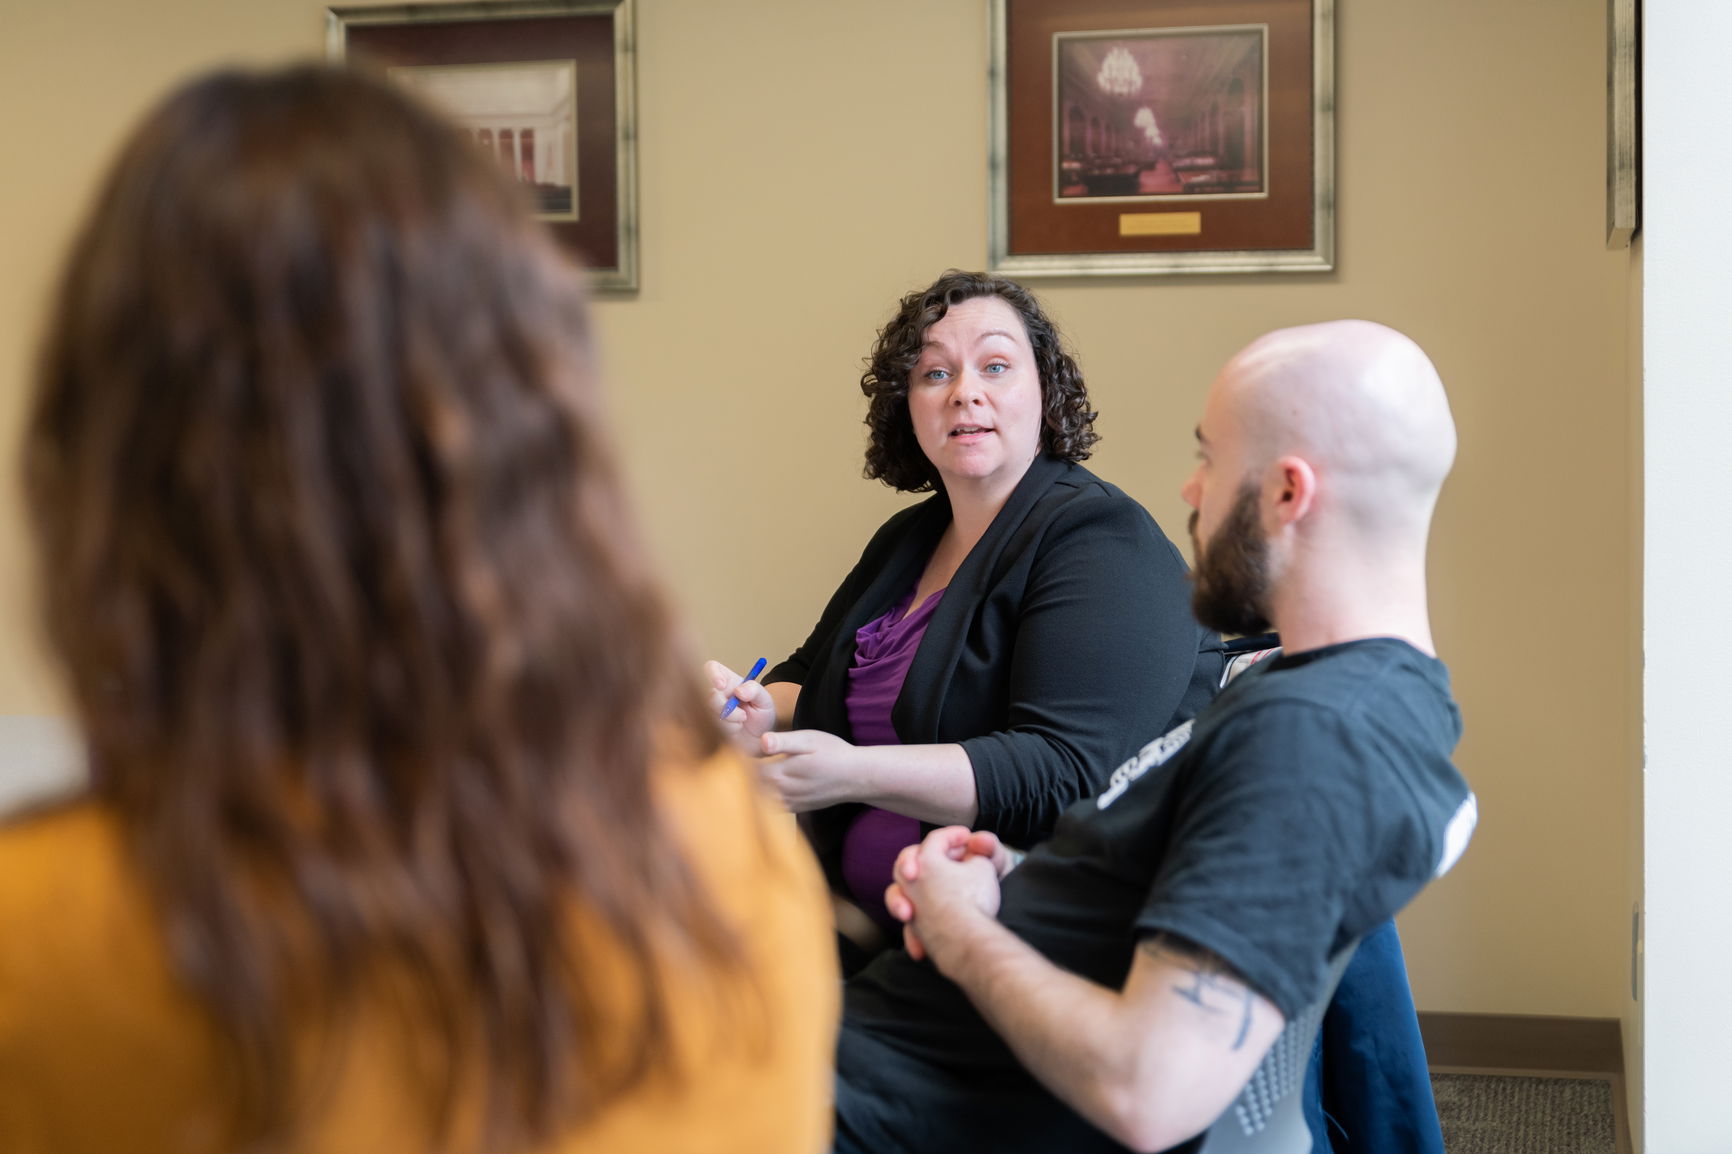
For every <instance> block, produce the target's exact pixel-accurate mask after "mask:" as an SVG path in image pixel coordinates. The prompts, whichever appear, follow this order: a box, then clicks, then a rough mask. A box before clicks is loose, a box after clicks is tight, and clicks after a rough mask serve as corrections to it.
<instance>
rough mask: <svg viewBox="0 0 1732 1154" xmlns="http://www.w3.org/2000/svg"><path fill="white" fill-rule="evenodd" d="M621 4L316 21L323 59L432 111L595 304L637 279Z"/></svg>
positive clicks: (447, 10)
mask: <svg viewBox="0 0 1732 1154" xmlns="http://www.w3.org/2000/svg"><path fill="white" fill-rule="evenodd" d="M632 3H633V0H484V2H480V3H459V4H401V5H392V6H386V7H344V8H331V9H328V10H327V16H326V51H327V55H329V56H330V58H331V59H332V60H337V61H342V60H353V61H356V62H358V63H363V64H365V65H367V66H370V67H374V68H378V69H380V70H382V71H383V72H384V73H385V74H386V75H387V76H389V77H391V78H392V79H393V80H395V81H397V82H398V83H401V84H402V85H404V86H405V87H407V88H409V89H412V90H413V91H414V92H415V93H417V94H418V95H419V96H420V97H422V98H423V99H424V100H426V101H428V102H429V103H431V104H433V105H435V106H437V107H439V108H442V109H443V110H444V111H445V112H446V113H447V114H449V115H450V116H451V117H452V118H453V119H454V120H456V121H457V123H458V124H459V125H461V126H462V127H463V128H464V130H465V131H467V132H468V133H469V135H470V137H471V138H472V139H473V140H474V141H475V143H476V146H477V147H479V148H483V149H486V150H487V151H488V152H489V153H490V154H491V155H493V156H494V157H495V158H497V160H498V161H499V163H500V165H501V166H502V167H503V168H504V169H505V170H506V172H508V173H510V174H511V176H512V177H513V179H516V180H518V181H521V182H522V183H523V184H525V185H527V186H529V189H528V191H529V194H530V197H531V199H532V202H533V203H534V204H535V206H536V208H537V215H538V216H539V217H540V218H541V219H542V220H544V221H546V222H547V226H548V228H549V229H551V230H552V232H553V234H554V235H555V236H556V237H557V238H558V239H559V241H560V243H562V244H564V245H565V246H566V247H567V248H568V249H570V250H571V251H572V252H574V253H576V254H577V255H578V256H579V257H581V258H582V260H583V262H584V264H585V265H586V266H587V267H588V268H589V270H590V283H591V285H592V287H594V288H595V289H596V291H598V292H602V293H631V292H635V291H636V290H637V287H638V276H637V164H636V156H635V154H634V149H635V141H636V139H637V131H636V126H635V124H634V117H635V107H634V104H635V100H634V91H635V80H634V68H633V53H634V45H633V28H632V20H633V11H632Z"/></svg>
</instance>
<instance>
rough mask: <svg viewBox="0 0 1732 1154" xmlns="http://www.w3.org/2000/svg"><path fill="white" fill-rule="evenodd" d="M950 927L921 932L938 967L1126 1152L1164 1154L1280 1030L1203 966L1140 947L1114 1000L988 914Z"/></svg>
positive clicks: (1031, 1065) (1241, 991)
mask: <svg viewBox="0 0 1732 1154" xmlns="http://www.w3.org/2000/svg"><path fill="white" fill-rule="evenodd" d="M949 920H950V921H952V922H954V923H955V924H953V925H950V926H947V927H945V931H944V932H941V933H940V934H939V935H938V936H937V940H936V941H933V940H932V934H931V931H930V930H929V929H925V928H923V929H922V933H924V934H925V935H926V937H927V942H926V944H927V947H928V950H929V951H930V952H931V953H932V956H933V958H934V960H935V961H936V962H937V964H938V966H939V969H940V970H941V971H942V972H943V973H944V974H945V975H946V976H947V977H949V978H950V979H951V980H952V981H954V982H956V984H957V985H958V986H960V987H961V988H962V989H963V991H964V992H965V993H966V994H967V995H968V997H969V999H970V1000H971V1001H972V1002H973V1003H974V1005H975V1007H976V1008H977V1009H979V1010H980V1012H981V1015H982V1016H983V1017H985V1018H986V1020H987V1021H988V1022H989V1023H990V1024H991V1025H992V1027H993V1028H994V1029H995V1030H997V1031H998V1033H999V1034H1000V1036H1002V1037H1003V1038H1004V1039H1005V1041H1006V1042H1007V1043H1008V1044H1009V1045H1010V1048H1011V1050H1012V1051H1013V1052H1014V1053H1015V1054H1016V1056H1017V1058H1018V1059H1019V1060H1020V1061H1021V1062H1022V1063H1023V1065H1024V1066H1026V1067H1027V1068H1028V1069H1029V1071H1030V1072H1031V1073H1033V1074H1034V1076H1035V1077H1036V1078H1038V1079H1039V1080H1040V1081H1041V1082H1042V1083H1043V1084H1044V1085H1045V1086H1046V1087H1047V1088H1048V1089H1050V1090H1051V1091H1052V1092H1053V1093H1054V1094H1055V1095H1057V1096H1058V1097H1059V1098H1061V1099H1062V1100H1064V1101H1065V1102H1066V1103H1068V1104H1069V1105H1070V1106H1071V1107H1072V1108H1073V1109H1075V1110H1076V1111H1077V1112H1078V1113H1079V1114H1081V1115H1082V1116H1083V1117H1085V1118H1087V1119H1088V1120H1089V1121H1090V1122H1092V1123H1094V1124H1095V1125H1096V1126H1098V1127H1100V1128H1101V1129H1102V1130H1104V1131H1106V1132H1107V1133H1108V1134H1110V1135H1112V1136H1113V1137H1114V1138H1115V1139H1117V1140H1118V1141H1119V1142H1122V1143H1124V1144H1125V1145H1127V1146H1130V1147H1132V1148H1133V1149H1142V1150H1162V1149H1165V1148H1167V1147H1168V1146H1172V1145H1175V1144H1177V1143H1179V1142H1182V1141H1184V1140H1185V1139H1186V1138H1189V1137H1190V1136H1191V1135H1193V1134H1196V1133H1197V1132H1199V1131H1200V1130H1202V1129H1203V1128H1204V1127H1206V1126H1207V1125H1208V1124H1209V1123H1210V1122H1212V1121H1213V1120H1214V1119H1215V1118H1216V1117H1217V1116H1218V1115H1219V1114H1220V1112H1221V1110H1222V1109H1224V1108H1225V1107H1226V1105H1227V1103H1229V1102H1230V1101H1231V1100H1232V1097H1233V1095H1234V1094H1236V1093H1237V1092H1238V1090H1239V1088H1240V1087H1242V1086H1243V1085H1244V1082H1245V1080H1246V1078H1247V1077H1248V1076H1249V1074H1250V1071H1251V1070H1252V1069H1254V1068H1255V1066H1256V1063H1257V1061H1258V1060H1260V1058H1261V1056H1262V1054H1263V1052H1264V1051H1266V1050H1267V1049H1268V1046H1269V1043H1270V1042H1271V1041H1273V1039H1274V1037H1275V1035H1276V1034H1277V1033H1279V1032H1280V1028H1281V1020H1280V1015H1279V1014H1278V1013H1277V1012H1275V1011H1274V1009H1273V1007H1270V1006H1269V1005H1268V1004H1267V1003H1266V1002H1263V1001H1262V999H1261V998H1258V997H1257V996H1256V995H1254V994H1251V993H1249V991H1248V990H1246V989H1245V988H1244V987H1243V986H1241V985H1237V984H1236V983H1233V982H1232V980H1231V979H1230V978H1229V979H1225V981H1223V979H1222V978H1221V976H1220V974H1219V971H1218V970H1215V969H1212V968H1210V961H1199V960H1198V959H1196V958H1193V957H1190V956H1187V955H1183V954H1177V953H1172V952H1170V951H1169V952H1168V953H1166V954H1165V955H1159V956H1156V955H1155V954H1149V953H1148V951H1150V950H1154V951H1158V950H1159V948H1160V947H1158V946H1149V947H1146V949H1145V951H1139V960H1138V964H1137V966H1136V968H1135V969H1134V970H1133V972H1132V976H1131V981H1130V982H1128V983H1127V986H1126V990H1125V992H1122V993H1121V992H1119V991H1115V990H1111V989H1108V988H1106V987H1104V986H1100V985H1096V984H1095V983H1093V982H1090V981H1088V980H1086V979H1084V978H1080V977H1078V976H1077V975H1075V974H1072V973H1069V972H1068V971H1065V970H1062V969H1060V968H1059V967H1057V966H1055V965H1053V964H1052V963H1051V962H1049V961H1047V960H1046V958H1044V957H1042V956H1041V955H1040V954H1039V953H1038V952H1037V951H1036V950H1034V949H1033V948H1032V947H1030V946H1029V945H1028V944H1027V943H1025V942H1023V941H1022V940H1021V939H1020V938H1018V937H1017V936H1016V935H1014V934H1012V933H1011V932H1010V931H1009V930H1007V929H1005V928H1004V927H1003V926H1002V925H1000V924H998V922H996V921H995V920H993V919H991V918H987V917H985V916H984V915H975V916H971V917H967V918H952V919H949ZM1146 954H1147V956H1145V955H1146Z"/></svg>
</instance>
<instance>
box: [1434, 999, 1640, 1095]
mask: <svg viewBox="0 0 1732 1154" xmlns="http://www.w3.org/2000/svg"><path fill="white" fill-rule="evenodd" d="M1619 1030H1620V1028H1619V1023H1618V1019H1616V1018H1553V1017H1545V1016H1542V1015H1538V1014H1449V1013H1440V1012H1426V1011H1422V1012H1421V1013H1420V1015H1419V1032H1420V1034H1421V1035H1423V1036H1424V1038H1425V1056H1426V1058H1427V1060H1428V1061H1429V1062H1430V1063H1431V1065H1432V1066H1433V1067H1445V1066H1447V1067H1450V1068H1451V1069H1456V1070H1461V1071H1464V1072H1465V1071H1471V1070H1485V1071H1492V1070H1496V1071H1524V1072H1532V1073H1539V1072H1542V1071H1543V1072H1546V1073H1554V1072H1555V1073H1577V1074H1614V1075H1617V1076H1619V1077H1620V1078H1621V1077H1622V1076H1623V1073H1624V1047H1623V1042H1622V1040H1621V1034H1620V1032H1619Z"/></svg>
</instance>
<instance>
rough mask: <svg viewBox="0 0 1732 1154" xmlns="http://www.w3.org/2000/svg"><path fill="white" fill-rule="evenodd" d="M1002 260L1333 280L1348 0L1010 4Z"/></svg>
mask: <svg viewBox="0 0 1732 1154" xmlns="http://www.w3.org/2000/svg"><path fill="white" fill-rule="evenodd" d="M990 84H991V122H992V143H991V154H990V157H989V184H990V191H991V211H990V218H991V219H990V234H991V235H990V243H989V259H990V265H991V267H992V269H993V270H994V271H996V272H1003V273H1006V274H1008V275H1012V276H1019V277H1039V276H1055V277H1057V276H1065V277H1075V276H1157V275H1169V274H1175V273H1269V272H1327V271H1329V270H1330V269H1332V268H1334V263H1335V219H1334V210H1335V205H1334V197H1335V140H1334V119H1335V115H1334V114H1335V107H1334V4H1333V0H1088V2H1086V3H1079V2H1077V0H993V3H992V67H991V77H990Z"/></svg>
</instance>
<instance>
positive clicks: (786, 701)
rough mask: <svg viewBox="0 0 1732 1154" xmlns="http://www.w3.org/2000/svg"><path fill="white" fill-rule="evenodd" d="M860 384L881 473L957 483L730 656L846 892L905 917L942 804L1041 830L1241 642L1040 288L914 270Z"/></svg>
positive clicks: (758, 745) (769, 768)
mask: <svg viewBox="0 0 1732 1154" xmlns="http://www.w3.org/2000/svg"><path fill="white" fill-rule="evenodd" d="M860 386H861V389H862V390H863V391H864V392H865V394H866V396H867V397H868V399H869V405H868V412H867V417H866V424H867V426H868V427H869V429H870V444H869V446H868V448H867V451H866V469H865V473H866V476H867V477H871V478H876V479H878V480H881V481H883V482H884V483H885V484H887V485H889V486H890V487H892V488H894V489H898V490H901V491H903V492H910V493H917V492H926V491H932V492H933V496H932V497H931V498H929V499H928V500H926V501H925V502H922V503H921V504H918V505H915V506H912V507H910V508H908V509H905V510H903V511H902V512H900V513H898V514H897V515H896V516H894V517H892V518H891V519H890V520H889V521H887V522H886V523H885V524H884V526H883V527H882V528H880V529H879V530H878V532H877V534H876V535H875V536H874V537H873V538H872V540H871V541H870V542H869V543H868V544H867V546H866V550H865V552H864V553H863V554H862V555H861V558H860V561H859V563H858V564H857V565H856V566H855V567H854V570H853V572H851V573H850V574H849V575H848V576H847V578H846V579H845V580H844V581H843V582H842V584H841V586H840V587H839V588H838V589H837V590H836V592H835V594H834V595H833V596H832V597H831V599H830V603H829V605H828V606H827V607H826V608H825V610H824V613H823V616H822V617H821V618H820V619H819V621H818V624H817V626H816V628H814V629H813V630H812V633H811V636H810V637H808V638H807V639H806V642H805V644H804V645H802V646H800V648H799V649H797V650H796V651H795V652H794V653H793V655H792V656H790V657H789V658H788V659H787V660H786V661H783V662H782V663H781V664H779V665H777V666H776V667H775V668H773V669H771V670H770V672H769V673H768V674H767V675H766V676H765V677H764V678H763V682H762V684H759V683H757V682H745V683H742V682H741V681H740V677H739V674H737V673H735V672H733V671H731V670H729V669H727V668H726V667H724V666H722V665H719V664H717V663H715V662H711V663H710V664H709V665H708V667H707V669H708V673H709V675H710V678H711V682H712V685H713V693H712V704H714V705H715V706H717V708H718V709H719V708H720V707H721V704H722V700H723V698H724V697H725V696H726V695H728V694H735V695H737V696H738V698H739V700H740V708H739V709H738V710H736V711H734V712H733V713H732V714H731V715H730V717H729V719H728V721H727V723H726V724H729V725H731V726H733V731H734V733H735V734H736V736H737V738H738V739H739V740H740V741H741V743H742V744H743V745H744V746H745V747H746V748H747V749H748V750H750V751H751V752H753V753H758V754H761V755H765V756H764V759H763V760H762V761H761V762H760V765H761V767H762V770H763V773H764V775H765V777H766V778H767V779H768V780H770V781H771V782H772V783H773V784H774V785H775V786H776V788H777V790H778V791H779V792H780V793H781V795H782V798H783V800H784V801H785V802H786V803H787V805H788V806H789V808H790V809H793V810H795V811H797V812H799V813H801V815H802V817H801V821H802V824H803V825H804V826H805V828H806V830H807V833H808V835H809V836H810V837H811V839H812V841H813V844H814V845H815V846H816V848H817V850H818V855H819V859H820V861H821V862H822V863H823V865H824V867H825V870H826V872H827V874H828V876H829V879H830V883H831V887H832V889H833V891H834V892H835V893H836V894H837V895H838V896H839V897H841V898H843V899H845V900H847V901H848V902H850V903H852V904H855V905H858V906H859V908H860V909H862V910H864V911H865V912H866V913H867V914H869V915H870V916H871V918H872V919H873V921H874V922H875V923H876V927H877V929H878V930H879V931H883V930H891V929H896V928H898V927H897V924H896V923H895V922H894V921H893V920H892V919H890V917H889V915H888V913H887V912H886V911H885V910H884V905H883V893H884V887H885V886H886V884H888V882H889V880H890V866H891V863H892V861H893V859H894V857H895V854H896V852H897V850H899V849H900V848H901V847H902V846H904V845H907V844H910V843H911V842H914V841H917V840H919V838H920V835H921V830H922V827H923V826H926V827H930V826H934V825H952V824H964V825H969V826H972V827H974V828H977V829H986V830H991V831H993V832H994V833H997V834H998V835H999V836H1000V837H1001V838H1002V839H1003V840H1004V841H1005V842H1006V843H1008V844H1010V845H1019V846H1028V845H1031V844H1033V843H1034V842H1035V841H1038V840H1039V839H1041V838H1042V837H1044V836H1045V835H1046V834H1047V833H1048V832H1050V831H1051V829H1052V826H1053V823H1054V822H1055V821H1056V820H1057V818H1058V815H1059V813H1060V812H1061V811H1063V810H1064V808H1065V807H1066V806H1068V805H1070V804H1071V803H1072V802H1074V801H1076V800H1078V799H1079V798H1084V797H1088V796H1091V795H1093V794H1094V793H1096V792H1098V791H1099V790H1100V788H1101V787H1102V786H1103V785H1104V784H1105V782H1106V778H1107V775H1109V774H1110V773H1111V772H1112V771H1113V769H1114V768H1115V767H1116V766H1118V765H1119V764H1120V763H1121V762H1123V761H1124V760H1125V759H1126V758H1127V757H1129V756H1130V755H1131V754H1133V753H1134V752H1135V751H1136V750H1137V749H1138V748H1139V747H1140V746H1141V745H1142V744H1143V743H1144V742H1147V741H1148V740H1150V738H1152V737H1154V736H1156V735H1158V734H1161V733H1164V732H1165V731H1166V730H1167V729H1168V728H1170V727H1171V726H1172V725H1174V724H1176V723H1178V722H1180V721H1183V720H1184V719H1185V718H1187V717H1189V716H1191V715H1192V714H1194V713H1195V712H1196V711H1197V710H1198V709H1199V708H1201V707H1202V705H1203V704H1205V703H1206V702H1207V701H1208V700H1209V698H1210V697H1211V696H1212V695H1213V693H1214V691H1215V688H1216V686H1217V684H1218V682H1219V679H1220V675H1221V672H1222V658H1221V656H1220V642H1219V639H1218V638H1217V637H1216V636H1215V635H1214V634H1212V633H1210V632H1208V631H1207V630H1204V629H1203V628H1202V627H1201V626H1199V625H1198V624H1197V623H1196V621H1195V620H1194V619H1193V618H1192V616H1191V610H1190V588H1189V584H1188V582H1187V580H1186V571H1185V564H1184V562H1183V560H1182V559H1181V558H1180V556H1179V553H1178V551H1177V550H1176V549H1175V548H1174V547H1173V546H1172V544H1171V543H1170V542H1169V541H1168V540H1167V538H1166V537H1165V535H1163V534H1162V532H1161V530H1160V528H1159V527H1158V526H1157V525H1156V524H1155V522H1154V519H1153V518H1152V517H1150V516H1149V514H1148V512H1147V511H1146V510H1144V509H1143V507H1142V506H1141V505H1139V504H1138V503H1137V502H1136V501H1134V500H1133V499H1131V498H1130V497H1128V496H1126V495H1125V494H1124V493H1123V492H1121V491H1120V490H1119V489H1117V488H1115V487H1114V486H1112V485H1109V484H1107V483H1106V482H1104V481H1102V480H1100V479H1099V478H1097V477H1095V476H1094V475H1093V474H1091V473H1090V472H1089V471H1088V470H1086V469H1084V468H1083V467H1082V466H1081V465H1080V464H1079V463H1078V462H1080V461H1082V460H1084V459H1086V458H1087V457H1088V455H1089V452H1090V448H1091V446H1092V445H1093V444H1094V443H1095V441H1096V440H1097V439H1098V438H1097V436H1096V434H1095V432H1094V428H1093V422H1094V418H1095V412H1094V411H1093V410H1092V409H1091V408H1090V407H1089V400H1088V393H1087V390H1086V389H1085V388H1084V385H1083V379H1082V374H1081V372H1080V371H1079V370H1078V368H1077V365H1076V362H1075V361H1074V360H1073V359H1072V357H1071V356H1070V354H1069V353H1068V352H1067V351H1066V350H1065V348H1064V344H1063V341H1062V339H1061V338H1060V336H1059V333H1058V330H1057V329H1056V328H1055V327H1054V326H1053V324H1052V322H1051V321H1050V320H1049V319H1048V318H1047V316H1046V314H1045V312H1044V311H1043V310H1042V309H1041V307H1040V304H1039V302H1038V301H1036V300H1035V298H1034V296H1033V295H1032V294H1031V293H1029V292H1028V291H1027V290H1026V289H1024V288H1023V287H1021V286H1020V285H1017V284H1015V283H1013V282H1011V281H1007V280H1003V279H1000V278H997V277H991V276H986V275H982V274H978V273H967V272H958V271H955V270H952V271H950V272H947V273H945V274H944V275H943V276H941V277H939V278H938V280H936V281H935V282H934V283H933V284H932V285H930V286H929V287H927V288H925V289H921V290H918V291H916V292H912V293H909V294H908V295H907V296H905V297H904V298H903V299H902V302H901V307H900V308H899V310H898V311H897V313H896V315H895V316H894V317H892V318H891V320H890V322H889V323H888V324H887V325H885V327H884V329H883V331H882V332H880V333H879V335H878V341H877V344H876V345H875V346H874V348H873V350H872V353H871V356H870V358H869V363H868V367H867V370H866V372H865V374H864V376H862V377H861V380H860ZM790 726H791V728H790ZM865 928H866V927H865V924H864V923H862V924H861V925H860V926H859V927H858V928H857V929H856V933H855V935H854V936H855V937H857V938H858V937H861V936H868V937H870V936H874V935H870V934H861V933H860V931H861V930H864V929H865ZM878 936H880V938H881V934H880V935H878ZM875 944H876V943H874V942H868V943H866V948H867V950H868V951H870V949H871V948H873V946H874V945H875ZM843 949H844V953H845V954H851V953H852V951H851V949H850V946H849V943H848V942H847V941H846V940H845V941H844V943H843ZM850 960H853V959H852V958H851V959H850Z"/></svg>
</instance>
